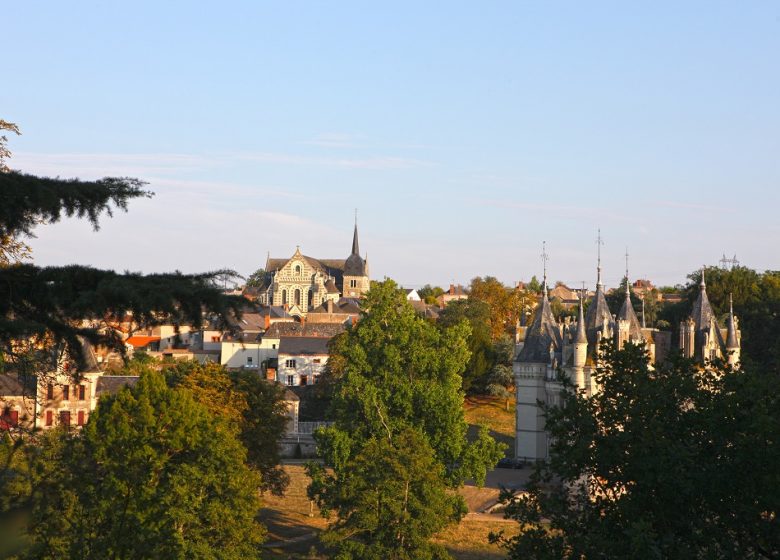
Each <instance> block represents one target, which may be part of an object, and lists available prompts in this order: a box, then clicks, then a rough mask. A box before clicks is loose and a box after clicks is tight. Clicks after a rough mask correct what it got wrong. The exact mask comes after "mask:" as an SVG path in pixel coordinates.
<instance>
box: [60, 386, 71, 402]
mask: <svg viewBox="0 0 780 560" xmlns="http://www.w3.org/2000/svg"><path fill="white" fill-rule="evenodd" d="M62 400H63V401H67V400H70V385H63V386H62Z"/></svg>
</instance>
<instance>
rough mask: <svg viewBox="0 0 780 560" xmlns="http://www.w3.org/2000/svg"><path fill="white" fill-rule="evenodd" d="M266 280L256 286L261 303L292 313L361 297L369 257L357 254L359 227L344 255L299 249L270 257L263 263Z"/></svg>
mask: <svg viewBox="0 0 780 560" xmlns="http://www.w3.org/2000/svg"><path fill="white" fill-rule="evenodd" d="M265 271H266V278H267V280H266V283H265V285H264V286H262V287H261V288H260V290H259V294H258V301H259V302H260V303H261V304H263V305H269V306H271V305H273V306H282V307H284V308H285V309H286V310H287V313H289V314H290V315H292V316H294V317H306V315H307V314H308V313H309V312H310V311H313V310H315V309H317V308H318V307H323V306H324V307H327V305H328V302H333V303H336V302H338V301H339V299H341V298H349V299H360V298H361V297H362V296H363V294H364V293H366V292H367V291H368V289H369V285H370V281H369V276H368V257H367V256H366V257H365V258H364V257H361V256H360V245H359V243H358V228H357V223H355V231H354V233H353V236H352V252H351V253H350V255H349V256H348V257H347V258H346V259H315V258H313V257H308V256H306V255H304V254H303V253H301V250H300V247H298V248H296V249H295V253H294V254H293V255H292V257H289V258H271V257H270V256H269V257H268V260H267V261H266V264H265Z"/></svg>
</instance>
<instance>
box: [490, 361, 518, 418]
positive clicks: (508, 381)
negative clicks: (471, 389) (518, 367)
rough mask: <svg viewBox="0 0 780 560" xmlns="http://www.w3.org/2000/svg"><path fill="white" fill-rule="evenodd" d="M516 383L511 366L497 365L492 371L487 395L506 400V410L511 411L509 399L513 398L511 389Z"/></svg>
mask: <svg viewBox="0 0 780 560" xmlns="http://www.w3.org/2000/svg"><path fill="white" fill-rule="evenodd" d="M514 383H515V381H514V375H513V373H512V368H511V367H510V366H507V365H504V364H496V365H494V366H493V369H492V370H490V375H489V376H488V385H487V393H488V395H492V396H494V397H499V398H501V399H504V410H506V411H509V399H511V398H512V391H511V389H512V388H513V387H514Z"/></svg>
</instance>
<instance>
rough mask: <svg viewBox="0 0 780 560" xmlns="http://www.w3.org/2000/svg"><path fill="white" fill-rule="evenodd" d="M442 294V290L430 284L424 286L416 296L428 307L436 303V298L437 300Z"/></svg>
mask: <svg viewBox="0 0 780 560" xmlns="http://www.w3.org/2000/svg"><path fill="white" fill-rule="evenodd" d="M443 293H444V290H443V289H442V288H440V287H439V286H431V285H430V284H426V285H425V286H423V287H422V288H420V289H419V290H417V295H418V296H420V299H421V300H423V301H424V302H425V303H427V304H429V305H433V304H434V303H436V298H438V297H439V296H440V295H442V294H443Z"/></svg>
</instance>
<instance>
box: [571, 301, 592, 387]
mask: <svg viewBox="0 0 780 560" xmlns="http://www.w3.org/2000/svg"><path fill="white" fill-rule="evenodd" d="M583 303H584V302H583V300H582V296H580V314H579V317H578V318H577V335H576V337H575V339H574V356H573V359H572V365H573V366H574V381H575V383H577V387H579V388H580V389H585V390H587V389H588V386H587V384H586V382H585V362H586V361H587V359H588V335H587V333H586V329H585V314H584V313H583Z"/></svg>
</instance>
